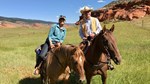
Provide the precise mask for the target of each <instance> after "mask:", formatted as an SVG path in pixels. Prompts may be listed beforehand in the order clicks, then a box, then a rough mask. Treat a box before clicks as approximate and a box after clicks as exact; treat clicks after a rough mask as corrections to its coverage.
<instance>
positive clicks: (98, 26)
mask: <svg viewBox="0 0 150 84" xmlns="http://www.w3.org/2000/svg"><path fill="white" fill-rule="evenodd" d="M85 24H86V28H87V34H88V35H90V34H92V33H93V32H92V28H91V18H90V19H87V20H86V23H85ZM96 27H97V28H96V32H95V34H99V32H100V31H101V30H102V27H101V25H100V22H99V20H98V19H97V18H96ZM79 34H80V37H81V38H82V39H83V38H85V37H84V34H83V31H82V24H81V25H80V30H79Z"/></svg>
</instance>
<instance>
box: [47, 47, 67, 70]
mask: <svg viewBox="0 0 150 84" xmlns="http://www.w3.org/2000/svg"><path fill="white" fill-rule="evenodd" d="M50 51H51V53H53V55H54V51H53V50H52V49H51V50H50ZM54 57H55V58H56V59H57V61H58V63H59V65H60V66H61V67H63V68H64V69H65V67H64V66H63V65H62V64H61V62H60V60H59V58H58V57H57V55H54Z"/></svg>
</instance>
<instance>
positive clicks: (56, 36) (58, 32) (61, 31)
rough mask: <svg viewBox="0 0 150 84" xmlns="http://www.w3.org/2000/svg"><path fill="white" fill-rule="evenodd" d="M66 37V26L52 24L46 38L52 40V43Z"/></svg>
mask: <svg viewBox="0 0 150 84" xmlns="http://www.w3.org/2000/svg"><path fill="white" fill-rule="evenodd" d="M65 37H66V28H64V27H61V28H60V26H59V24H54V25H53V26H52V27H51V28H50V31H49V34H48V39H49V40H51V41H52V43H53V44H54V43H55V42H61V43H62V42H63V41H64V38H65Z"/></svg>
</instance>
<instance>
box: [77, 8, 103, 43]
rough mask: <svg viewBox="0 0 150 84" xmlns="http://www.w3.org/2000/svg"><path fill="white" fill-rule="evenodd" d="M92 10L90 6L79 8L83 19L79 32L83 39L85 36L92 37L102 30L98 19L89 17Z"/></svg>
mask: <svg viewBox="0 0 150 84" xmlns="http://www.w3.org/2000/svg"><path fill="white" fill-rule="evenodd" d="M92 10H93V9H92V8H89V7H87V6H85V7H83V8H82V9H81V10H80V12H81V14H82V15H83V20H82V21H81V23H80V30H79V34H80V37H81V38H82V39H83V40H85V39H87V38H91V39H93V38H94V37H95V36H96V35H97V34H98V33H99V32H100V31H101V30H102V27H101V25H100V22H99V20H98V19H97V18H94V17H91V11H92Z"/></svg>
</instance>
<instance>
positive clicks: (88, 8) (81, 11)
mask: <svg viewBox="0 0 150 84" xmlns="http://www.w3.org/2000/svg"><path fill="white" fill-rule="evenodd" d="M87 11H93V8H90V7H88V6H84V7H82V8H81V9H80V13H81V14H83V13H84V12H87Z"/></svg>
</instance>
